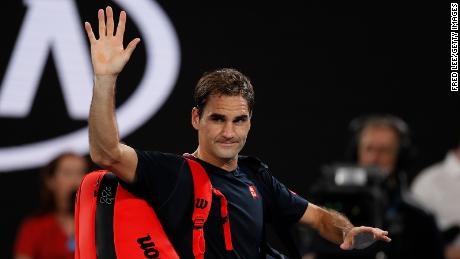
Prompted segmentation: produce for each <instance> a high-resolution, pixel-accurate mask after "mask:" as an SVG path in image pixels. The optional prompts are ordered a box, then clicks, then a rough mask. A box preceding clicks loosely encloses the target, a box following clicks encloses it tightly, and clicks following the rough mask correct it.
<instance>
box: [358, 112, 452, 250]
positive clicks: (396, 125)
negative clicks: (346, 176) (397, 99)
mask: <svg viewBox="0 0 460 259" xmlns="http://www.w3.org/2000/svg"><path fill="white" fill-rule="evenodd" d="M350 128H351V130H352V132H353V135H354V136H353V138H354V140H353V144H352V145H351V146H352V147H351V153H352V154H351V157H352V159H353V160H355V161H356V163H357V164H358V165H359V166H363V167H377V168H379V169H380V171H381V172H382V173H383V174H384V175H385V182H384V185H383V190H384V191H385V193H386V196H387V202H386V203H387V205H386V208H385V211H386V215H385V220H384V221H385V223H384V227H385V228H388V229H389V231H390V233H391V235H392V236H393V240H394V242H392V244H391V246H390V247H391V249H390V250H389V251H386V252H387V254H388V255H389V258H443V256H442V245H441V237H440V233H439V231H438V229H437V226H436V224H435V221H434V217H433V216H432V215H431V214H429V213H427V212H426V211H424V210H422V208H421V207H420V205H418V203H416V202H415V201H414V200H413V199H412V198H411V196H410V195H408V192H407V183H406V177H405V174H406V172H405V170H407V167H408V166H409V165H408V164H409V162H410V159H411V156H412V154H411V153H412V149H411V139H410V132H409V127H408V125H407V124H406V123H405V122H404V121H403V120H402V119H400V118H398V117H396V116H393V115H389V114H381V115H368V116H364V117H358V118H356V119H355V120H353V121H352V122H351V124H350ZM420 226H423V228H420ZM392 230H394V231H392Z"/></svg>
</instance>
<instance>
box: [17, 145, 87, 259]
mask: <svg viewBox="0 0 460 259" xmlns="http://www.w3.org/2000/svg"><path fill="white" fill-rule="evenodd" d="M88 166H89V163H88V159H87V158H85V157H83V156H80V155H77V154H74V153H63V154H60V155H59V156H57V157H56V158H54V159H53V160H52V161H51V162H49V163H48V165H46V166H45V167H44V168H42V170H41V175H40V184H41V186H40V203H41V204H40V207H39V209H38V211H37V212H36V213H35V214H33V215H31V216H29V217H27V218H26V219H25V220H24V221H23V222H22V224H21V226H20V228H19V231H18V233H17V236H16V241H15V246H14V252H13V254H14V258H15V259H58V258H59V259H72V258H74V250H75V242H74V207H73V204H74V196H75V192H76V191H77V189H78V186H79V184H80V182H81V180H82V178H83V176H84V175H85V173H86V172H87V170H88Z"/></svg>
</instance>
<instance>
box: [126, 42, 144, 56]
mask: <svg viewBox="0 0 460 259" xmlns="http://www.w3.org/2000/svg"><path fill="white" fill-rule="evenodd" d="M139 42H141V39H139V38H135V39H134V40H132V41H131V42H130V43H129V44H128V46H127V47H126V49H125V53H126V57H127V59H129V58H130V57H131V54H133V51H134V49H135V48H136V46H137V44H138V43H139Z"/></svg>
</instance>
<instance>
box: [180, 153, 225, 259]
mask: <svg viewBox="0 0 460 259" xmlns="http://www.w3.org/2000/svg"><path fill="white" fill-rule="evenodd" d="M184 158H185V159H186V160H187V163H188V165H189V167H190V171H191V172H192V178H193V189H194V206H193V214H192V222H193V244H192V245H193V255H194V256H195V258H196V259H203V258H204V253H205V251H206V244H205V239H204V229H203V227H204V224H205V222H206V220H207V219H208V215H209V212H210V210H211V204H212V195H213V194H214V195H216V196H217V197H218V198H219V199H220V205H221V206H220V212H221V217H222V222H223V228H224V239H225V248H226V250H227V251H232V250H233V245H232V239H231V232H230V221H229V216H228V209H227V204H228V203H227V199H226V198H225V196H224V195H223V194H222V193H221V192H220V191H219V190H217V189H214V188H213V187H212V184H211V180H210V179H209V176H208V174H207V173H206V171H205V169H204V168H203V167H202V166H201V165H200V164H199V163H198V162H196V161H195V160H193V159H192V158H191V157H190V155H188V154H185V155H184Z"/></svg>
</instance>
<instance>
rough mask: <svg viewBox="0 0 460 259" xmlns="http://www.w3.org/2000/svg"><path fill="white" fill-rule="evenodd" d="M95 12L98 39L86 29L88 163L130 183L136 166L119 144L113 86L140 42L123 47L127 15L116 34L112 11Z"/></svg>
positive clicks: (131, 155)
mask: <svg viewBox="0 0 460 259" xmlns="http://www.w3.org/2000/svg"><path fill="white" fill-rule="evenodd" d="M106 14H107V24H106V22H105V14H104V10H102V9H100V10H99V11H98V20H99V39H96V37H95V35H94V33H93V30H92V28H91V25H90V24H89V23H88V22H86V23H85V29H86V32H87V34H88V38H89V41H90V44H91V61H92V63H93V71H94V88H93V98H92V101H91V108H90V114H89V121H88V124H89V143H90V154H91V159H92V160H93V161H94V162H95V163H96V164H98V165H100V166H102V167H104V168H106V169H108V170H110V171H112V172H113V173H115V174H116V175H117V176H118V177H120V178H121V179H123V180H124V181H127V182H132V181H133V180H134V176H135V170H136V166H137V155H136V152H135V151H134V149H133V148H131V147H129V146H127V145H124V144H122V143H120V139H119V135H118V128H117V122H116V117H115V84H116V80H117V77H118V74H119V73H120V72H121V71H122V69H123V67H124V66H125V65H126V63H127V62H128V60H129V58H130V56H131V54H132V52H133V51H134V49H135V48H136V45H137V44H138V43H139V41H140V39H139V38H136V39H134V40H132V41H131V42H130V43H129V44H128V46H127V47H126V49H124V47H123V34H124V31H125V24H126V13H125V12H124V11H122V12H121V13H120V18H119V23H118V26H117V30H116V34H115V35H114V27H115V26H114V20H113V11H112V8H111V7H107V8H106Z"/></svg>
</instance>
